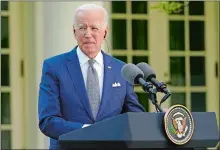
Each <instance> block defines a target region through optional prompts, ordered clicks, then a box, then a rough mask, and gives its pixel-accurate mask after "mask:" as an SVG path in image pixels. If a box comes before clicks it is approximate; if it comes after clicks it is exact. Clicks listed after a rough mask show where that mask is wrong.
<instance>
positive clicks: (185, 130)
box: [164, 105, 194, 145]
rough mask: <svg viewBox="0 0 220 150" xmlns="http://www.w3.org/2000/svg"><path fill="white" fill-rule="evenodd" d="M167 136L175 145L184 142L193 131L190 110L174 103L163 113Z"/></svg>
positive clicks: (189, 137)
mask: <svg viewBox="0 0 220 150" xmlns="http://www.w3.org/2000/svg"><path fill="white" fill-rule="evenodd" d="M164 127H165V132H166V135H167V137H168V138H169V139H170V141H172V142H173V143H174V144H176V145H183V144H186V143H187V142H188V141H189V140H190V139H191V137H192V135H193V132H194V122H193V118H192V115H191V113H190V111H189V110H188V109H187V108H186V107H184V106H182V105H174V106H172V107H170V108H169V109H168V111H167V112H166V113H165V115H164Z"/></svg>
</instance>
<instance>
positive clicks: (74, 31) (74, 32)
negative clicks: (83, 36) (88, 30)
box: [73, 27, 76, 37]
mask: <svg viewBox="0 0 220 150" xmlns="http://www.w3.org/2000/svg"><path fill="white" fill-rule="evenodd" d="M73 34H74V36H75V37H76V30H75V29H74V27H73Z"/></svg>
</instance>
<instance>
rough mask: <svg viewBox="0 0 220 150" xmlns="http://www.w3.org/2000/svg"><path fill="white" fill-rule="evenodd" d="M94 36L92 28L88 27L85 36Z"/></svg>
mask: <svg viewBox="0 0 220 150" xmlns="http://www.w3.org/2000/svg"><path fill="white" fill-rule="evenodd" d="M91 36H92V32H91V30H90V29H89V28H87V29H86V32H85V37H86V38H89V37H91Z"/></svg>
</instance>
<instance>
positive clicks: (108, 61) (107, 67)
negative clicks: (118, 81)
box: [96, 52, 115, 120]
mask: <svg viewBox="0 0 220 150" xmlns="http://www.w3.org/2000/svg"><path fill="white" fill-rule="evenodd" d="M102 54H103V59H104V79H103V90H102V99H101V104H100V107H99V111H98V114H97V117H96V120H99V118H101V115H102V114H104V112H105V111H106V109H108V108H107V107H108V106H106V105H107V101H108V100H109V97H111V91H112V90H111V88H112V83H113V80H114V78H115V75H114V73H113V69H114V68H113V66H112V58H111V57H110V56H108V55H107V54H105V53H103V52H102Z"/></svg>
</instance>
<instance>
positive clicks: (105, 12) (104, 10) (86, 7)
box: [73, 4, 108, 27]
mask: <svg viewBox="0 0 220 150" xmlns="http://www.w3.org/2000/svg"><path fill="white" fill-rule="evenodd" d="M92 9H93V10H94V9H101V10H102V11H103V12H104V27H107V25H108V12H107V11H106V9H105V8H104V7H102V6H100V5H96V4H84V5H81V6H79V7H78V8H77V9H76V11H75V15H74V19H73V25H75V24H76V22H77V21H76V18H77V15H78V13H79V12H80V11H81V10H92Z"/></svg>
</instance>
